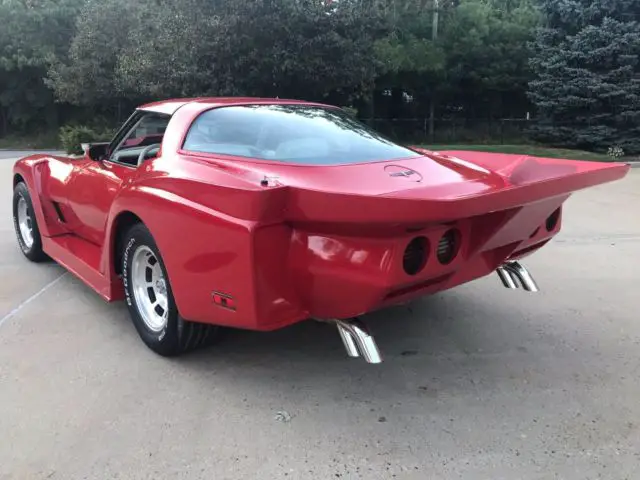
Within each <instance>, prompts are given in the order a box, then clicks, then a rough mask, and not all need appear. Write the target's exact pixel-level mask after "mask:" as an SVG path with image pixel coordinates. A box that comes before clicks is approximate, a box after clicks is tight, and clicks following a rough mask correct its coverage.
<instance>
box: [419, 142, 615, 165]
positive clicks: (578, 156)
mask: <svg viewBox="0 0 640 480" xmlns="http://www.w3.org/2000/svg"><path fill="white" fill-rule="evenodd" d="M422 146H423V147H424V148H427V149H429V150H434V151H440V150H475V151H477V152H494V153H513V154H518V155H529V156H532V157H547V158H566V159H567V160H591V161H597V162H611V161H613V160H612V158H611V157H609V156H608V155H606V154H603V153H593V152H586V151H584V150H571V149H567V148H551V147H542V146H538V145H422ZM625 159H628V158H620V159H619V161H624V160H625Z"/></svg>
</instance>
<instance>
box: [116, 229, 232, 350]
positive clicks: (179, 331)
mask: <svg viewBox="0 0 640 480" xmlns="http://www.w3.org/2000/svg"><path fill="white" fill-rule="evenodd" d="M121 245H122V257H121V258H122V279H123V282H124V291H125V297H126V302H127V306H128V308H129V313H130V315H131V319H132V320H133V324H134V326H135V328H136V330H137V331H138V334H139V335H140V338H141V339H142V341H143V342H144V343H145V344H146V345H147V347H149V348H150V349H151V350H153V351H154V352H156V353H158V354H160V355H163V356H174V355H179V354H181V353H185V352H187V351H190V350H194V349H196V348H198V347H202V346H205V345H208V344H210V343H211V342H212V341H213V340H214V339H215V338H216V337H217V336H218V335H219V332H220V327H217V326H215V325H208V324H202V323H195V322H188V321H186V320H184V319H182V318H181V317H180V315H179V314H178V309H177V308H176V302H175V299H174V298H173V292H172V290H171V284H170V283H169V278H168V276H167V272H166V269H165V265H164V262H163V261H162V257H161V255H160V251H159V250H158V247H157V245H156V243H155V241H154V239H153V237H152V235H151V233H150V232H149V230H148V229H147V228H146V227H145V226H144V225H142V224H136V225H134V226H133V227H131V228H130V229H129V231H128V232H127V233H126V234H125V236H124V239H123V242H122V244H121Z"/></svg>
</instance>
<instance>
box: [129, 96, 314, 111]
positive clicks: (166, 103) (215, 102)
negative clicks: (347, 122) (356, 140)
mask: <svg viewBox="0 0 640 480" xmlns="http://www.w3.org/2000/svg"><path fill="white" fill-rule="evenodd" d="M188 103H200V104H203V107H206V108H213V107H219V106H223V105H225V106H228V105H246V104H256V103H258V104H271V105H277V104H302V105H322V104H319V103H315V102H306V101H304V100H289V99H280V98H261V97H194V98H172V99H167V100H161V101H158V102H152V103H147V104H145V105H141V106H140V107H138V109H139V110H145V111H148V112H157V113H164V114H166V115H173V114H174V113H175V112H176V110H178V109H179V108H180V107H182V106H184V105H186V104H188Z"/></svg>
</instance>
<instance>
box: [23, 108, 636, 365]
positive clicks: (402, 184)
mask: <svg viewBox="0 0 640 480" xmlns="http://www.w3.org/2000/svg"><path fill="white" fill-rule="evenodd" d="M627 170H628V166H627V165H625V164H613V163H612V164H602V163H591V162H578V161H569V160H558V159H546V158H532V157H527V156H519V155H502V154H489V153H479V152H448V153H445V152H440V153H437V152H432V151H427V150H423V149H419V148H407V147H404V146H401V145H398V144H396V143H394V142H392V141H390V140H388V139H386V138H383V137H382V136H380V135H379V134H377V133H376V132H374V131H372V130H371V129H369V128H368V127H367V126H365V125H363V124H361V123H359V122H358V121H356V120H355V119H353V118H352V117H350V116H349V115H348V114H346V113H345V112H343V111H342V110H340V109H338V108H335V107H331V106H327V105H322V104H316V103H309V102H299V101H289V100H286V101H285V100H273V99H253V98H201V99H180V100H170V101H163V102H157V103H152V104H149V105H145V106H142V107H140V108H138V109H137V110H136V111H135V112H134V113H133V115H132V116H131V117H130V118H129V119H128V120H127V121H126V122H125V124H124V125H123V126H122V128H121V129H120V130H119V132H118V133H117V134H116V135H115V137H114V138H113V140H112V141H111V142H110V143H96V144H90V145H86V146H85V155H84V156H82V157H67V156H64V157H63V156H45V155H33V156H29V157H26V158H23V159H21V160H19V161H18V162H17V163H16V165H15V167H14V177H13V184H14V197H13V216H14V223H15V228H16V233H17V238H18V242H19V245H20V248H21V249H22V252H23V253H24V255H25V256H26V257H27V258H28V259H30V260H32V261H41V260H43V259H45V258H48V257H50V258H52V259H54V260H55V261H57V262H59V263H60V264H61V265H63V266H64V267H66V268H67V269H68V270H69V271H71V272H72V273H74V274H75V275H77V276H78V277H80V278H81V279H82V280H84V281H85V282H86V283H87V284H88V285H89V286H91V287H92V288H93V289H95V290H96V291H97V292H98V293H99V294H100V295H101V296H102V297H104V298H105V299H106V300H108V301H115V300H121V299H124V300H126V302H127V305H128V306H129V310H130V313H131V317H132V319H133V322H134V324H135V326H136V329H137V331H138V332H139V334H140V337H141V338H142V340H143V341H144V342H145V343H146V345H147V346H149V347H150V348H151V349H152V350H154V351H155V352H157V353H159V354H162V355H176V354H179V353H181V352H185V351H187V350H191V349H193V348H195V347H198V346H201V345H205V344H207V343H209V341H210V340H211V339H213V338H214V337H216V336H217V334H218V332H219V330H220V327H221V326H230V327H235V328H244V329H253V330H273V329H277V328H281V327H284V326H287V325H290V324H293V323H295V322H299V321H301V320H305V319H309V318H314V319H319V320H324V321H331V322H335V323H336V324H337V325H338V331H339V333H340V335H341V337H342V339H343V341H344V344H345V347H346V349H347V353H348V354H349V355H350V356H363V357H364V358H365V360H367V361H368V362H372V363H377V362H379V361H381V356H380V353H379V351H378V349H377V347H376V343H375V341H374V339H373V337H372V336H371V335H370V334H369V333H368V331H367V329H366V327H365V326H364V325H363V324H362V323H361V322H360V321H358V320H357V319H356V317H357V316H359V315H362V314H364V313H366V312H370V311H372V310H376V309H379V308H382V307H385V306H388V305H392V304H396V303H401V302H406V301H408V300H411V299H414V298H416V297H419V296H423V295H427V294H431V293H434V292H438V291H441V290H445V289H449V288H452V287H455V286H456V285H460V284H462V283H465V282H469V281H471V280H474V279H476V278H479V277H482V276H485V275H488V274H490V273H493V272H497V273H498V275H499V278H500V279H501V280H502V282H503V284H504V285H505V286H506V287H509V288H517V287H519V286H522V287H523V288H524V289H525V290H528V291H536V290H537V286H536V284H535V282H534V280H533V278H532V277H531V276H530V275H529V273H528V271H527V270H526V269H525V268H524V267H523V266H522V264H521V263H519V259H521V258H522V257H524V256H525V255H528V254H531V253H532V252H534V251H536V250H537V249H539V248H540V247H542V246H543V245H544V244H545V243H547V242H548V241H549V240H550V239H551V238H552V237H553V236H554V235H556V234H557V233H558V230H559V229H560V223H561V217H562V215H561V206H562V204H563V202H565V200H567V198H569V196H570V194H571V193H572V192H574V191H576V190H579V189H582V188H586V187H590V186H592V185H596V184H600V183H604V182H608V181H612V180H616V179H619V178H621V177H623V176H624V175H625V174H626V172H627Z"/></svg>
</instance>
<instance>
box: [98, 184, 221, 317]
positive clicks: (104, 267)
mask: <svg viewBox="0 0 640 480" xmlns="http://www.w3.org/2000/svg"><path fill="white" fill-rule="evenodd" d="M129 215H134V216H135V217H137V218H138V219H140V221H141V222H142V223H143V224H144V225H145V226H146V228H147V229H148V230H149V232H150V233H151V235H152V236H153V238H154V240H155V242H156V245H157V246H158V249H159V250H160V254H161V255H162V258H163V261H164V264H165V267H166V269H167V275H168V277H169V281H170V282H171V278H172V276H175V275H177V274H178V271H177V270H178V269H179V268H181V264H180V262H179V258H178V257H179V255H178V252H179V250H180V249H184V248H185V242H188V238H187V236H186V235H185V231H184V226H185V225H186V224H187V223H189V222H190V221H192V220H193V218H194V216H202V217H203V219H204V221H207V222H211V221H217V222H219V221H224V220H223V219H222V218H221V217H224V215H221V214H220V213H219V212H217V211H216V210H213V209H211V208H210V207H207V206H204V205H201V204H198V203H196V202H194V201H192V200H190V199H188V198H185V197H183V196H180V195H178V194H176V193H172V192H168V191H166V190H163V189H159V188H156V187H151V186H148V185H141V184H138V185H135V186H132V187H130V188H127V189H125V190H122V191H121V192H120V193H119V194H118V196H117V197H116V199H115V200H114V202H113V204H112V206H111V209H110V213H109V217H108V219H107V224H106V235H105V248H104V249H103V253H102V258H101V264H100V269H101V271H102V272H104V274H105V275H106V276H107V277H108V279H109V281H110V282H111V283H114V282H115V281H116V280H117V274H116V269H115V267H116V265H115V259H116V255H117V252H116V242H117V235H118V234H119V230H120V225H121V223H120V220H122V218H124V217H125V216H129ZM230 223H233V222H230ZM120 233H121V232H120ZM186 247H187V248H188V245H186ZM174 284H175V282H172V287H174ZM173 293H174V296H175V298H176V302H177V304H178V308H179V309H180V297H181V292H179V291H177V289H176V288H175V287H174V288H173Z"/></svg>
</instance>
